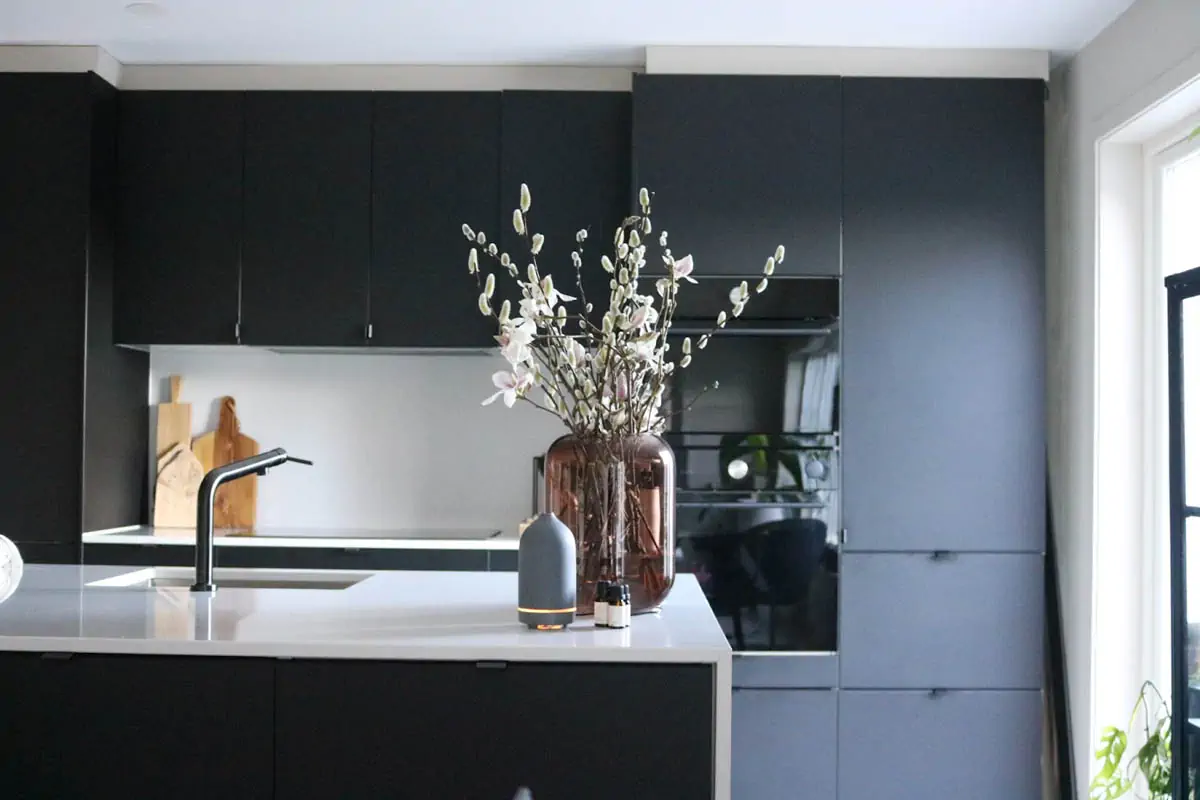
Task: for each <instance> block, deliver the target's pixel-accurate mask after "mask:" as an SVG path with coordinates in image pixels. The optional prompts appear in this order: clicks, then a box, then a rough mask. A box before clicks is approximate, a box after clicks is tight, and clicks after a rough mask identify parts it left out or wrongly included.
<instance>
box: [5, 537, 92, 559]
mask: <svg viewBox="0 0 1200 800" xmlns="http://www.w3.org/2000/svg"><path fill="white" fill-rule="evenodd" d="M14 544H16V546H17V550H19V551H20V552H21V559H22V560H24V561H25V563H26V564H78V563H79V547H80V546H79V544H72V543H70V542H14Z"/></svg>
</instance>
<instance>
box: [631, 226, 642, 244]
mask: <svg viewBox="0 0 1200 800" xmlns="http://www.w3.org/2000/svg"><path fill="white" fill-rule="evenodd" d="M641 243H642V237H641V236H640V235H639V234H638V232H637V231H636V230H632V231H630V232H629V246H630V247H637V246H639V245H640V244H641Z"/></svg>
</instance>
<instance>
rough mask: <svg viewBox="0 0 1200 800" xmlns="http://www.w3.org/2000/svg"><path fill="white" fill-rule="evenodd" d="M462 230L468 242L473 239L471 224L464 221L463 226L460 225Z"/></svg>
mask: <svg viewBox="0 0 1200 800" xmlns="http://www.w3.org/2000/svg"><path fill="white" fill-rule="evenodd" d="M462 232H463V236H465V237H467V241H469V242H473V241H475V231H473V230H471V226H470V225H468V224H467V223H465V222H464V223H463V226H462Z"/></svg>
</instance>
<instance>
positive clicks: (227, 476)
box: [192, 447, 312, 592]
mask: <svg viewBox="0 0 1200 800" xmlns="http://www.w3.org/2000/svg"><path fill="white" fill-rule="evenodd" d="M288 461H294V462H296V463H297V464H307V465H309V466H310V467H311V466H312V462H311V461H306V460H305V459H303V458H293V457H291V456H289V455H288V454H287V451H286V450H284V449H283V448H282V447H276V448H275V449H274V450H268V451H267V452H265V453H260V454H259V455H256V456H250V457H249V458H243V459H242V460H241V461H230V462H229V463H228V464H223V465H221V466H219V467H216V468H215V469H213V470H212V471H210V472H209V473H208V474H207V475H205V476H204V480H202V481H201V482H200V492H199V495H198V497H197V502H196V582H195V583H194V584H192V591H193V592H215V591H216V590H217V587H216V585H215V584H214V583H213V500H214V499H215V498H216V496H217V487H218V486H220V485H221V484H222V483H225V482H226V481H233V480H237V479H238V478H243V477H245V476H247V475H250V474H252V473H257V474H259V475H266V474H267V470H268V469H270V468H271V467H277V466H279V465H280V464H284V463H286V462H288Z"/></svg>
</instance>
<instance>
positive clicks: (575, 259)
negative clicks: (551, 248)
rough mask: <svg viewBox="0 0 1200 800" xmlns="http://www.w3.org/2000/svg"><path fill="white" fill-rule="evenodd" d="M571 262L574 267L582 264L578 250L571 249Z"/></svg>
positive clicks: (576, 267) (577, 267)
mask: <svg viewBox="0 0 1200 800" xmlns="http://www.w3.org/2000/svg"><path fill="white" fill-rule="evenodd" d="M571 263H572V264H573V265H574V266H575V269H579V268H580V267H582V266H583V258H582V257H580V255H579V251H578V250H572V251H571Z"/></svg>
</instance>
